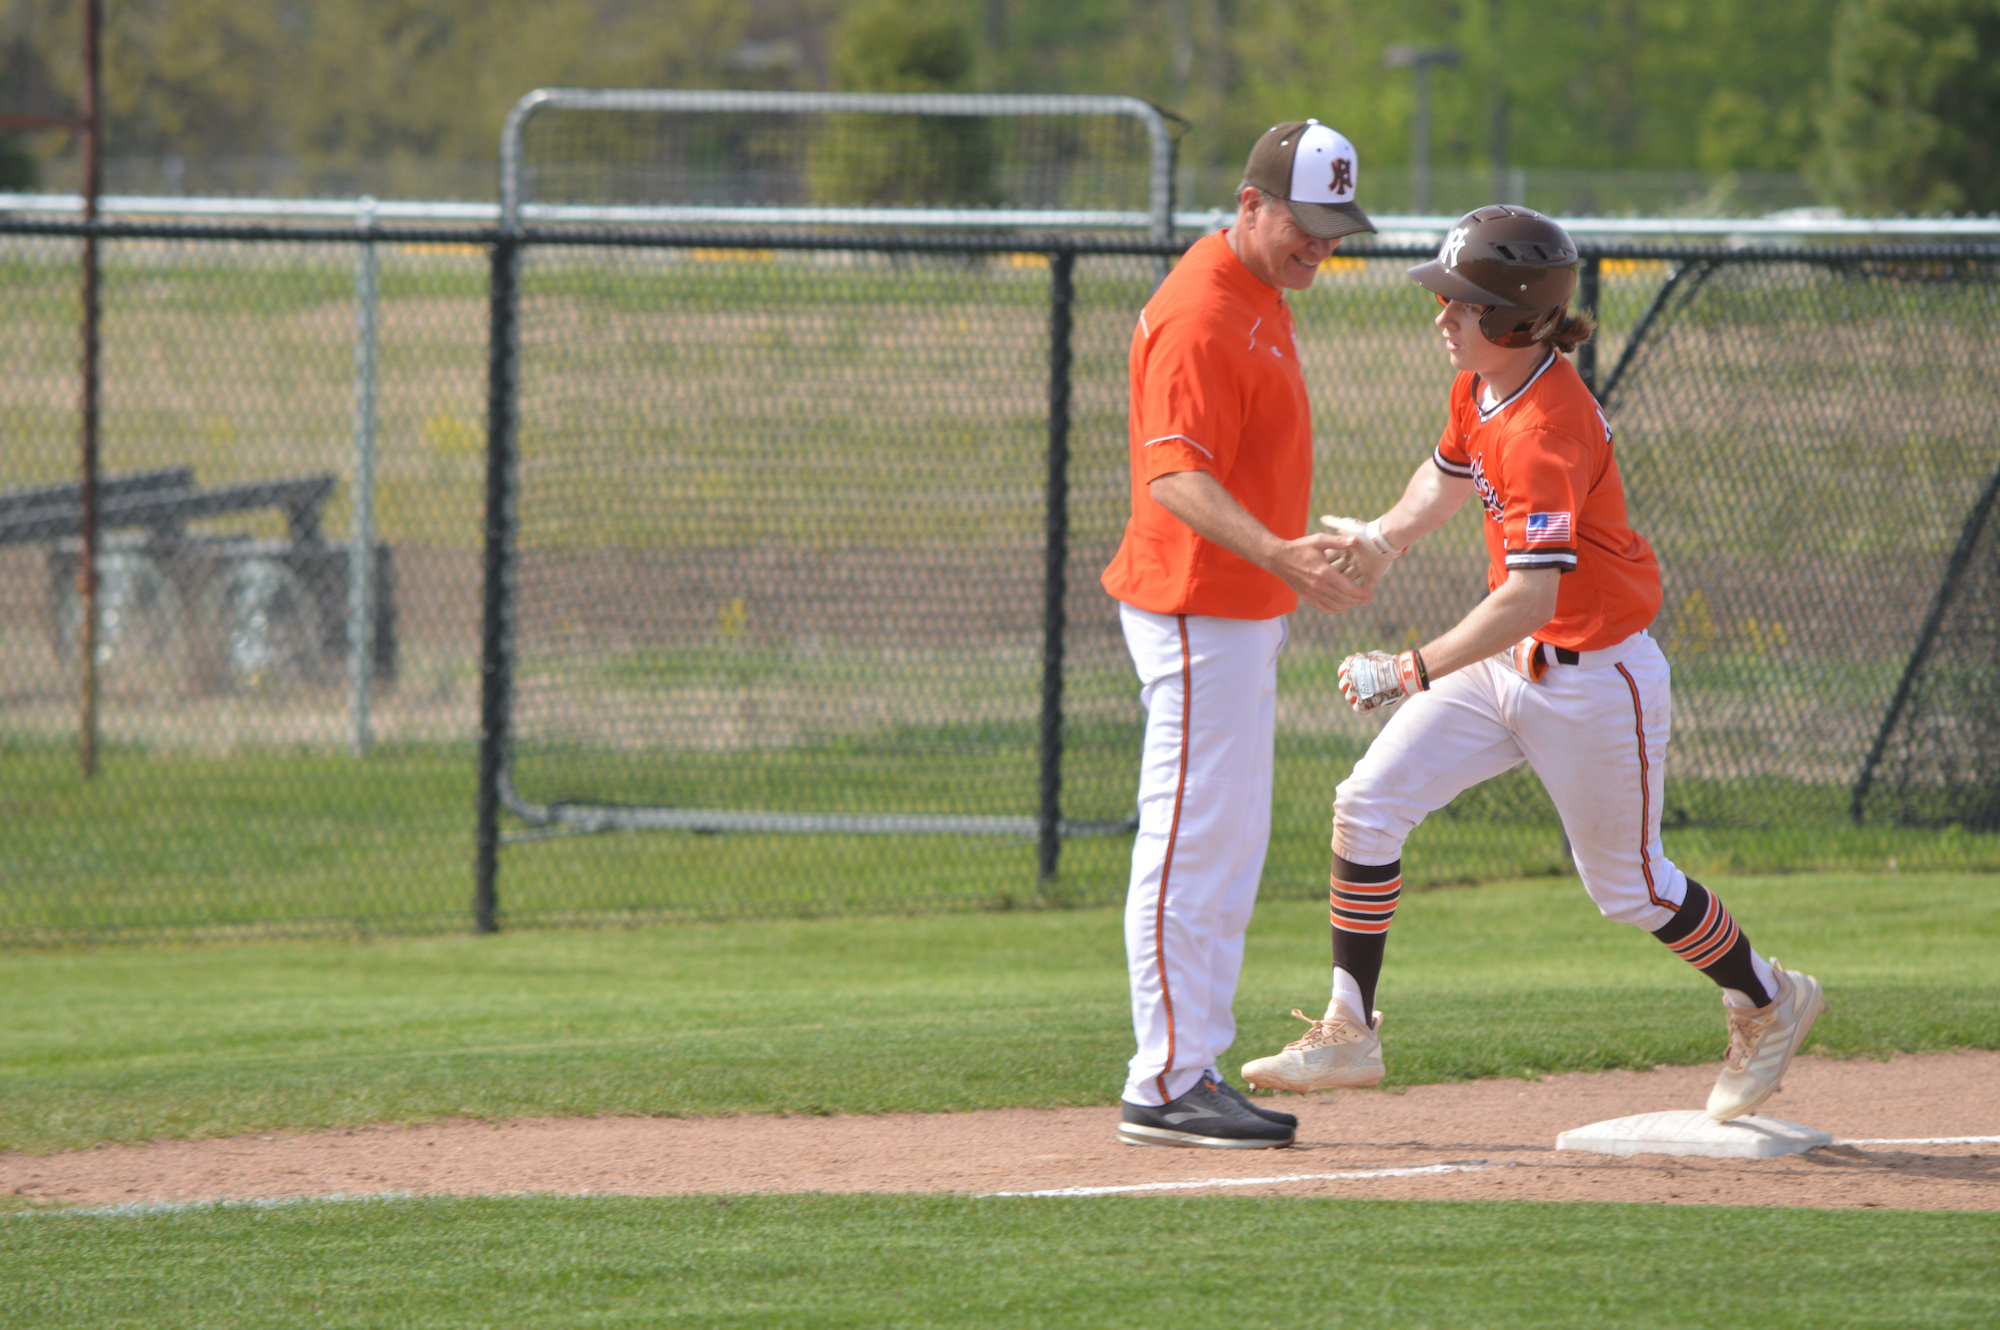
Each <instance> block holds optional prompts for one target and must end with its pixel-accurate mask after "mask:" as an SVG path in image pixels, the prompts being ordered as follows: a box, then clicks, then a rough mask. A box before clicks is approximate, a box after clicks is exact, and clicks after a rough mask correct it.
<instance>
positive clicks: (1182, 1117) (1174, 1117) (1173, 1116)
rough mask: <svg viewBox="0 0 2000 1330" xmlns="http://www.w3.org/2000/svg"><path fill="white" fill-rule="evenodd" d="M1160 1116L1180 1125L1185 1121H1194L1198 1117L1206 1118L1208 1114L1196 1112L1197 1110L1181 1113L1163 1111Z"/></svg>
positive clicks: (1174, 1124) (1175, 1124)
mask: <svg viewBox="0 0 2000 1330" xmlns="http://www.w3.org/2000/svg"><path fill="white" fill-rule="evenodd" d="M1160 1116H1161V1118H1163V1119H1164V1120H1165V1121H1167V1122H1168V1123H1170V1124H1172V1125H1173V1126H1176V1127H1178V1126H1180V1125H1181V1124H1182V1123H1183V1122H1192V1121H1194V1120H1195V1119H1196V1118H1205V1117H1207V1116H1208V1114H1206V1113H1195V1112H1180V1113H1162V1114H1161V1115H1160Z"/></svg>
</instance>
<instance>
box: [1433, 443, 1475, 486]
mask: <svg viewBox="0 0 2000 1330" xmlns="http://www.w3.org/2000/svg"><path fill="white" fill-rule="evenodd" d="M1431 464H1432V465H1434V466H1436V467H1437V469H1438V470H1440V471H1442V472H1444V473H1445V474H1446V475H1447V476H1457V477H1458V478H1459V479H1460V480H1470V479H1472V464H1471V463H1470V462H1454V461H1452V460H1451V459H1450V458H1448V457H1446V456H1445V455H1444V449H1442V448H1433V449H1431Z"/></svg>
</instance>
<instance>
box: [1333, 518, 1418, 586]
mask: <svg viewBox="0 0 2000 1330" xmlns="http://www.w3.org/2000/svg"><path fill="white" fill-rule="evenodd" d="M1319 524H1320V525H1321V526H1323V527H1325V528H1326V529H1327V530H1329V531H1331V532H1333V533H1334V534H1336V535H1341V536H1352V537H1353V538H1354V544H1353V545H1352V546H1350V547H1349V548H1347V549H1344V550H1335V551H1333V553H1331V554H1330V555H1328V556H1327V557H1328V558H1329V559H1331V560H1332V561H1333V566H1334V567H1335V568H1337V569H1339V570H1340V572H1341V573H1342V574H1343V575H1344V576H1347V577H1351V578H1353V579H1354V580H1355V581H1357V582H1359V583H1361V585H1362V586H1365V587H1370V588H1372V587H1374V586H1375V585H1376V584H1377V583H1379V582H1380V581H1381V580H1382V579H1383V578H1384V577H1386V576H1387V575H1388V573H1389V563H1390V561H1391V560H1393V559H1394V558H1395V557H1396V556H1397V555H1399V554H1401V553H1402V552H1403V549H1404V548H1405V547H1402V546H1397V545H1391V544H1390V543H1389V541H1388V538H1387V537H1385V536H1384V535H1383V534H1382V519H1381V518H1379V517H1378V518H1376V519H1375V520H1374V521H1372V522H1362V521H1360V520H1359V519H1357V518H1352V517H1322V518H1320V519H1319Z"/></svg>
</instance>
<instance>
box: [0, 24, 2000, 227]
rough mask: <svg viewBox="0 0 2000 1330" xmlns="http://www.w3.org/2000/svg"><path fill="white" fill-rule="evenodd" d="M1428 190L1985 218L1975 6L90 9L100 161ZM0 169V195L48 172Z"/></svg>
mask: <svg viewBox="0 0 2000 1330" xmlns="http://www.w3.org/2000/svg"><path fill="white" fill-rule="evenodd" d="M78 8H79V7H78V6H77V5H75V4H74V3H70V2H69V0H0V18H4V20H5V21H4V23H0V41H4V42H5V49H4V51H0V110H41V111H50V110H68V109H72V108H73V107H74V104H75V99H76V96H77V89H78V85H79V82H80V71H79V70H78V68H77V54H76V53H77V51H78V48H79V40H78V34H77V23H78V15H77V10H78ZM1398 47H1404V48H1415V49H1418V50H1421V51H1425V52H1428V53H1430V59H1431V60H1432V63H1431V64H1429V66H1428V85H1429V97H1428V109H1429V119H1430V124H1431V135H1430V146H1429V151H1430V159H1431V161H1432V162H1433V164H1435V165H1437V166H1439V167H1459V168H1473V169H1493V168H1496V167H1516V168H1526V169H1622V170H1679V171H1700V172H1707V173H1730V172H1786V173H1803V174H1805V175H1807V176H1808V177H1810V178H1811V179H1812V180H1813V181H1814V182H1815V185H1816V186H1817V188H1818V190H1819V192H1820V193H1821V194H1822V196H1823V197H1824V198H1826V199H1827V200H1828V201H1829V202H1833V203H1838V204H1840V205H1842V206H1845V207H1847V208H1849V209H1851V210H1854V211H1861V212H1976V213H1986V212H1992V211H1996V210H2000V169H1995V168H1996V167H2000V160H1996V158H2000V0H1534V2H1533V3H1529V0H1406V2H1405V3H1402V4H1397V5H1385V4H1381V3H1376V2H1374V0H105V27H104V84H103V86H104V96H105V109H106V126H105V130H106V132H105V143H106V150H107V152H109V153H112V154H122V155H128V156H144V155H153V156H160V157H165V156H169V155H171V156H176V157H181V158H185V159H190V160H193V159H200V158H203V157H210V156H215V157H248V156H257V155H269V156H281V157H287V158H291V159H295V160H297V161H299V162H301V163H305V164H308V165H314V166H324V165H327V164H340V163H345V162H368V161H406V162H410V163H417V164H421V163H424V162H442V161H450V162H481V161H490V160H491V159H492V158H493V156H494V154H495V149H496V144H497V140H498V135H499V127H500V122H501V119H502V117H503V116H504V115H505V113H506V110H507V108H508V107H509V106H510V105H512V103H513V102H514V100H515V99H516V98H517V97H519V96H520V95H521V94H522V93H523V92H525V91H528V90H530V89H532V88H536V87H546V86H594V87H765V88H771V87H777V88H835V89H840V90H847V91H864V90H869V91H894V90H905V91H909V90H921V89H950V90H986V91H1010V92H1070V93H1122V94H1127V95H1132V96H1137V97H1142V98H1144V99H1146V100H1148V101H1150V102H1152V103H1154V104H1155V105H1157V106H1160V107H1161V108H1163V109H1165V110H1167V111H1170V112H1173V113H1174V114H1176V115H1177V116H1179V117H1181V118H1182V119H1183V120H1185V121H1186V122H1187V126H1188V127H1187V129H1186V132H1185V135H1184V137H1183V140H1182V143H1181V151H1182V154H1183V157H1184V159H1185V160H1189V161H1193V162H1197V163H1202V164H1207V165H1212V166H1214V167H1215V168H1216V169H1218V170H1222V171H1227V170H1228V169H1230V168H1231V167H1233V166H1234V165H1235V164H1236V163H1238V162H1239V161H1240V158H1241V156H1242V154H1243V152H1244V151H1245V150H1246V148H1247V145H1248V144H1249V143H1250V142H1251V141H1252V140H1253V139H1254V138H1255V137H1256V135H1257V134H1258V133H1259V132H1260V131H1261V130H1262V129H1263V128H1264V127H1266V126H1268V125H1269V124H1271V123H1273V122H1275V121H1277V120H1280V119H1290V118H1296V117H1299V116H1303V115H1314V116H1317V117H1318V118H1320V119H1322V120H1325V121H1327V122H1328V123H1331V124H1334V125H1336V126H1337V127H1339V128H1340V129H1341V130H1342V131H1343V132H1345V133H1346V134H1348V136H1349V137H1350V138H1352V139H1353V140H1354V141H1355V143H1356V144H1357V145H1358V146H1359V147H1360V149H1361V152H1362V161H1363V169H1364V172H1365V171H1366V169H1367V167H1368V166H1370V165H1374V166H1390V167H1395V166H1403V165H1407V164H1409V162H1410V161H1411V158H1412V155H1413V152H1414V147H1413V143H1412V134H1411V127H1412V122H1413V118H1414V117H1415V115H1416V113H1417V84H1418V79H1417V77H1416V75H1415V73H1414V72H1413V70H1412V69H1411V68H1410V67H1409V66H1408V65H1407V63H1405V64H1401V65H1398V64H1396V63H1394V62H1392V61H1391V60H1390V59H1387V58H1385V57H1386V56H1387V55H1388V53H1389V52H1391V51H1392V50H1393V49H1394V48H1398ZM9 146H11V151H9V150H8V148H7V147H0V181H5V180H9V179H11V180H13V181H14V182H15V183H16V184H18V183H19V182H20V180H21V178H22V176H23V174H24V173H25V174H28V175H32V174H33V171H34V167H35V164H36V162H37V160H40V161H43V162H46V161H49V160H52V159H55V158H58V157H60V156H61V155H62V154H63V153H65V152H70V151H73V145H72V144H71V143H70V142H69V141H68V140H67V139H66V138H65V136H63V135H60V134H46V133H44V134H37V135H32V136H15V140H14V142H13V144H12V145H9Z"/></svg>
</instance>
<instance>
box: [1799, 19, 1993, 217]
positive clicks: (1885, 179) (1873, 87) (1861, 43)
mask: <svg viewBox="0 0 2000 1330" xmlns="http://www.w3.org/2000/svg"><path fill="white" fill-rule="evenodd" d="M1832 70H1833V77H1832V90H1831V95H1830V96H1829V98H1828V101H1827V106H1826V115H1825V124H1824V135H1825V142H1826V151H1825V155H1824V157H1823V159H1822V160H1821V162H1820V172H1821V178H1822V179H1823V180H1824V182H1825V184H1826V186H1827V188H1828V190H1829V192H1830V193H1831V194H1832V195H1833V196H1834V197H1836V198H1838V199H1839V200H1840V201H1841V202H1843V203H1845V204H1848V205H1850V206H1853V207H1858V208H1861V209H1864V210H1867V211H1900V212H1915V213H1933V212H1960V211H1967V212H1975V213H1990V212H1994V211H1996V210H2000V0H1846V2H1845V3H1843V4H1842V6H1841V9H1840V17H1839V22H1838V25H1837V26H1836V29H1835V34H1834V44H1833V64H1832Z"/></svg>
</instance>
